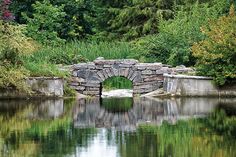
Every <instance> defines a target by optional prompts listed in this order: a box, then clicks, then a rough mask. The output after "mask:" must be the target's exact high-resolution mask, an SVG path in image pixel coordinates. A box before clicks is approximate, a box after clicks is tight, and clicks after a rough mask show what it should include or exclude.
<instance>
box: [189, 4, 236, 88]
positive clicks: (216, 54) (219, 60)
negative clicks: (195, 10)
mask: <svg viewBox="0 0 236 157" xmlns="http://www.w3.org/2000/svg"><path fill="white" fill-rule="evenodd" d="M235 30H236V16H235V12H234V6H233V5H232V6H231V9H230V14H229V15H228V16H222V17H220V18H219V19H217V20H212V21H210V22H209V23H208V25H207V26H205V27H202V33H203V34H204V35H205V36H206V38H205V39H204V40H202V41H200V42H197V43H195V44H194V45H193V47H192V51H193V55H194V56H195V57H196V58H197V59H198V60H197V65H196V66H197V68H198V73H199V74H200V75H206V76H212V77H214V80H215V82H216V83H217V84H218V85H223V84H225V83H226V82H227V81H229V80H231V79H235V78H236V33H235Z"/></svg>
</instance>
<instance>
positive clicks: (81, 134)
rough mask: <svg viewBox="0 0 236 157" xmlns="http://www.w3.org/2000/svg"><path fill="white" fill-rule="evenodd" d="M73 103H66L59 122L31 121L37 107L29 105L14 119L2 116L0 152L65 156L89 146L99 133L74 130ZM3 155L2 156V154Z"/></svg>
mask: <svg viewBox="0 0 236 157" xmlns="http://www.w3.org/2000/svg"><path fill="white" fill-rule="evenodd" d="M74 104H75V102H74V101H71V100H65V101H64V112H63V115H61V116H60V117H59V118H57V119H49V120H48V119H43V120H42V119H29V118H27V116H28V114H29V113H33V112H34V109H35V106H33V105H27V106H28V107H26V108H25V109H23V110H18V111H16V113H15V114H14V115H11V117H7V118H6V115H5V116H4V117H3V116H0V123H1V126H0V152H1V153H2V155H3V156H17V157H21V156H22V157H23V156H24V157H26V156H36V155H38V156H46V155H50V156H57V157H58V156H65V155H66V154H71V153H73V152H74V151H75V147H76V146H77V145H82V146H87V145H88V141H89V139H90V138H92V137H93V136H92V135H95V133H96V130H95V129H93V128H89V129H82V130H79V129H74V128H73V127H72V113H71V112H72V107H73V105H74ZM0 156H1V155H0Z"/></svg>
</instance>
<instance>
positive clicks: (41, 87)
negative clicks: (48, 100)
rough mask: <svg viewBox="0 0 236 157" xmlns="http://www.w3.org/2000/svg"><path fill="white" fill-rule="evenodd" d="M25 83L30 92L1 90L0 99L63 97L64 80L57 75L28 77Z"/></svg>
mask: <svg viewBox="0 0 236 157" xmlns="http://www.w3.org/2000/svg"><path fill="white" fill-rule="evenodd" d="M25 83H26V85H27V86H28V87H29V88H30V89H31V90H32V93H31V94H27V93H23V92H19V91H16V90H12V89H11V90H10V89H7V90H1V91H0V99H2V98H3V99H8V98H29V97H44V98H45V97H63V89H64V86H63V85H64V80H63V79H61V78H57V77H29V78H27V79H26V80H25Z"/></svg>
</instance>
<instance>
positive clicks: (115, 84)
mask: <svg viewBox="0 0 236 157" xmlns="http://www.w3.org/2000/svg"><path fill="white" fill-rule="evenodd" d="M102 87H103V88H105V89H106V90H112V89H131V88H132V87H133V85H132V82H131V81H130V80H128V79H126V78H124V77H111V78H109V79H107V80H105V81H104V82H103V83H102Z"/></svg>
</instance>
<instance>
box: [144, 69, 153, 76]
mask: <svg viewBox="0 0 236 157" xmlns="http://www.w3.org/2000/svg"><path fill="white" fill-rule="evenodd" d="M142 74H143V75H151V74H152V70H143V71H142Z"/></svg>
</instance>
